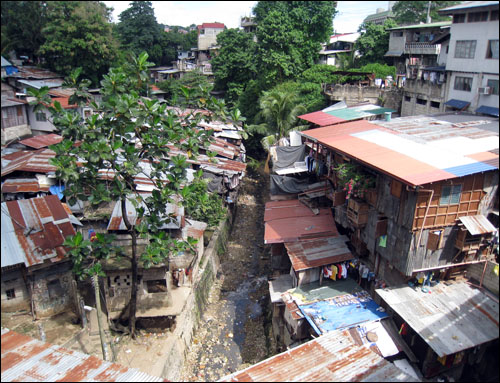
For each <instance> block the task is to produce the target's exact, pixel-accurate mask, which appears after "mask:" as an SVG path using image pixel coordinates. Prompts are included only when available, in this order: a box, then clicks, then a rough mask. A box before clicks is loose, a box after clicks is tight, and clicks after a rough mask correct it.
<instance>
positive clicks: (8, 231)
mask: <svg viewBox="0 0 500 383" xmlns="http://www.w3.org/2000/svg"><path fill="white" fill-rule="evenodd" d="M72 222H77V223H79V222H78V220H77V219H76V218H75V217H74V216H72V215H71V214H69V213H68V212H67V210H66V209H65V208H64V206H63V205H62V204H61V201H59V198H57V196H55V195H51V196H46V197H39V198H31V199H26V200H17V201H7V202H3V203H2V242H3V245H2V267H5V266H10V265H15V264H18V263H24V264H25V265H26V266H27V267H29V266H33V265H36V264H40V263H43V262H44V260H45V259H52V258H56V259H57V260H59V259H62V258H61V257H60V255H64V254H65V253H66V251H65V249H64V248H63V247H62V244H63V243H64V240H65V239H66V237H67V236H69V235H75V234H76V232H75V229H74V228H73V225H72ZM4 249H6V250H7V251H5V252H4V251H3V250H4Z"/></svg>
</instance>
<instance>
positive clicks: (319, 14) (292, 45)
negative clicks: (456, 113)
mask: <svg viewBox="0 0 500 383" xmlns="http://www.w3.org/2000/svg"><path fill="white" fill-rule="evenodd" d="M336 4H337V3H336V2H335V1H269V2H268V1H260V2H258V3H257V5H256V6H255V7H254V9H253V12H254V14H255V20H256V23H257V40H258V43H257V44H258V50H257V56H256V59H257V63H258V66H257V70H258V71H259V73H260V75H261V76H263V77H264V84H265V85H266V88H267V89H269V88H270V87H272V86H274V85H275V84H277V83H279V82H283V81H285V80H288V79H292V78H294V77H295V76H297V75H299V74H300V73H302V72H303V71H304V70H305V69H307V68H308V67H310V66H311V65H313V64H314V61H315V60H316V58H317V54H318V52H319V51H320V50H321V43H323V42H324V41H326V40H327V39H328V37H329V36H330V35H331V33H332V31H333V28H332V21H333V17H334V16H335V14H336V12H337V11H336V9H335V8H336Z"/></svg>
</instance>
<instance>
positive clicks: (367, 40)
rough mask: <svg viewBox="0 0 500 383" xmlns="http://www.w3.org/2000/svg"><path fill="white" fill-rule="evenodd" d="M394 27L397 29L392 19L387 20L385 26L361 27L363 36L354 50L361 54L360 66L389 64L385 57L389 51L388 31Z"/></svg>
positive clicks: (366, 25)
mask: <svg viewBox="0 0 500 383" xmlns="http://www.w3.org/2000/svg"><path fill="white" fill-rule="evenodd" d="M394 27H397V23H396V22H395V21H394V20H392V19H387V20H386V21H385V23H384V24H383V25H377V24H374V23H363V24H361V25H360V27H359V31H361V36H360V37H359V38H358V40H357V41H356V43H355V44H354V49H355V50H357V51H359V53H360V54H361V57H360V58H359V64H360V65H365V64H369V63H386V62H387V59H386V58H385V57H384V55H385V54H386V53H387V50H388V49H389V35H390V32H389V31H388V30H387V29H388V28H394Z"/></svg>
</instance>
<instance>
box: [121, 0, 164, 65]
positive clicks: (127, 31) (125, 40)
mask: <svg viewBox="0 0 500 383" xmlns="http://www.w3.org/2000/svg"><path fill="white" fill-rule="evenodd" d="M118 17H119V19H120V22H119V23H118V24H117V26H116V28H115V31H116V34H117V37H118V39H119V40H120V42H121V44H122V46H123V48H124V49H127V50H130V51H132V52H133V53H134V54H136V55H138V54H139V53H140V52H142V51H146V52H147V53H148V55H149V57H150V60H151V61H152V62H154V63H155V64H156V65H160V64H162V57H163V54H162V46H163V45H164V43H165V41H164V34H165V32H163V30H162V28H161V26H160V24H158V22H157V21H156V16H155V13H154V9H153V5H152V3H151V1H133V2H132V3H131V4H130V7H129V8H127V9H126V10H124V11H123V12H122V13H120V15H119V16H118Z"/></svg>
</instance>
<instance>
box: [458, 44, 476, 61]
mask: <svg viewBox="0 0 500 383" xmlns="http://www.w3.org/2000/svg"><path fill="white" fill-rule="evenodd" d="M475 54H476V40H457V44H456V46H455V58H457V59H473V58H474V55H475Z"/></svg>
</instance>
